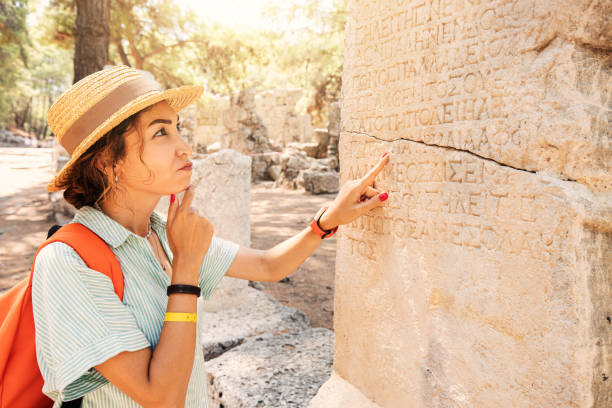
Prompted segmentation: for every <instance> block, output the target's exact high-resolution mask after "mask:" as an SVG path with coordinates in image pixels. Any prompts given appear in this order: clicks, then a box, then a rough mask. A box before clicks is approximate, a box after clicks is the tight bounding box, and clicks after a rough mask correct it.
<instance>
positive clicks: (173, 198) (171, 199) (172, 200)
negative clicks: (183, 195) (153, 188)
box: [170, 194, 176, 204]
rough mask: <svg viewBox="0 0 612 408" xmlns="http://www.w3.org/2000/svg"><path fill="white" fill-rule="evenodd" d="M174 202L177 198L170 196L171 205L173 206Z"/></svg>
mask: <svg viewBox="0 0 612 408" xmlns="http://www.w3.org/2000/svg"><path fill="white" fill-rule="evenodd" d="M174 200H176V197H175V196H174V194H170V204H172V203H173V202H174Z"/></svg>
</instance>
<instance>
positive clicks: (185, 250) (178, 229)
mask: <svg viewBox="0 0 612 408" xmlns="http://www.w3.org/2000/svg"><path fill="white" fill-rule="evenodd" d="M193 189H194V187H193V186H192V185H190V186H189V187H188V188H187V189H186V190H185V194H184V195H183V201H182V202H181V203H180V204H179V202H178V197H177V198H175V199H174V202H171V203H170V207H168V221H167V222H166V233H167V235H168V244H169V245H170V250H171V251H172V254H173V258H174V259H173V262H172V263H173V266H174V263H175V261H177V260H181V261H182V262H186V263H187V264H190V265H195V266H197V268H194V269H197V272H199V270H200V265H201V264H202V261H203V260H204V256H206V252H208V247H209V246H210V242H211V241H212V237H213V233H214V228H213V226H212V224H211V223H210V222H209V221H208V220H207V219H206V218H204V217H202V216H200V215H199V214H198V213H197V212H196V211H194V210H191V202H192V201H193V196H194V192H193ZM173 269H174V268H173Z"/></svg>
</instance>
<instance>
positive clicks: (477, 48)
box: [342, 0, 538, 157]
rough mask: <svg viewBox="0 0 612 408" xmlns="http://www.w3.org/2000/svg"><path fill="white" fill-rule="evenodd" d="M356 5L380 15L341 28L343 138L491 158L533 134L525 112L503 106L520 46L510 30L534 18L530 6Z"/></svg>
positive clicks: (416, 1) (429, 0) (467, 1)
mask: <svg viewBox="0 0 612 408" xmlns="http://www.w3.org/2000/svg"><path fill="white" fill-rule="evenodd" d="M357 3H358V5H357V8H361V9H362V10H369V9H371V10H375V9H376V7H377V6H376V5H378V7H381V9H383V10H385V13H384V14H383V15H381V13H380V12H376V13H372V14H371V15H369V14H368V13H366V12H364V13H363V14H361V15H357V18H356V20H355V21H354V22H353V23H352V24H349V26H348V27H347V38H348V43H349V44H350V45H351V46H350V47H349V48H350V50H349V54H348V55H347V69H346V70H345V72H347V75H346V77H345V79H344V80H345V84H346V85H345V86H344V100H343V104H344V106H345V107H346V109H344V111H345V112H347V115H345V116H344V117H343V123H342V127H343V130H344V131H346V132H357V133H367V134H377V135H384V137H385V138H387V137H398V136H399V137H402V138H405V139H409V140H416V141H423V142H425V143H428V144H435V145H440V146H450V147H454V148H457V149H461V150H470V151H474V152H479V153H481V154H482V155H485V156H488V157H491V156H493V155H499V154H500V152H501V150H502V148H508V147H510V148H519V147H523V146H522V145H524V144H525V143H526V141H527V140H529V138H530V137H532V136H533V135H535V134H536V132H537V131H538V129H537V128H536V127H535V126H533V125H531V126H528V125H527V123H528V122H529V121H526V119H525V118H526V116H527V114H522V113H521V112H517V111H516V109H514V110H512V111H510V110H509V109H508V107H509V106H513V104H512V103H510V99H511V98H515V96H514V95H510V94H508V91H507V87H508V86H509V85H511V81H513V80H514V79H515V75H513V72H514V71H513V70H515V69H516V64H517V61H518V60H517V58H520V52H519V51H520V50H521V49H522V47H523V45H522V44H521V41H522V38H523V37H522V35H523V34H524V27H521V26H520V25H517V24H515V23H516V22H518V21H522V19H524V18H527V17H531V16H532V14H533V13H534V10H535V7H536V3H535V2H534V1H532V0H528V1H518V0H494V1H487V2H485V1H476V0H473V1H472V0H463V1H461V0H460V1H450V0H413V1H407V0H406V1H402V0H399V1H393V2H378V1H375V2H368V3H362V2H357ZM521 30H523V31H521ZM350 53H352V54H350ZM528 92H529V89H527V88H525V89H523V90H522V95H521V97H522V98H525V97H526V96H527V93H528Z"/></svg>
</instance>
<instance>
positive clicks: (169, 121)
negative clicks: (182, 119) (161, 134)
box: [147, 115, 179, 127]
mask: <svg viewBox="0 0 612 408" xmlns="http://www.w3.org/2000/svg"><path fill="white" fill-rule="evenodd" d="M176 121H177V122H178V121H179V115H176ZM156 123H164V124H166V125H171V124H172V121H171V120H168V119H155V120H154V121H153V122H151V123H149V126H147V127H151V126H153V125H154V124H156Z"/></svg>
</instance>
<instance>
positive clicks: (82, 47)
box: [73, 0, 110, 82]
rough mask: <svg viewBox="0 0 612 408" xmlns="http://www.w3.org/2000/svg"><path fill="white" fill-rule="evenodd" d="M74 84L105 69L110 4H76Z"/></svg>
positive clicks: (96, 0) (105, 0)
mask: <svg viewBox="0 0 612 408" xmlns="http://www.w3.org/2000/svg"><path fill="white" fill-rule="evenodd" d="M76 4H77V18H76V29H75V36H74V81H73V82H77V81H78V80H80V79H82V78H84V77H86V76H87V75H89V74H91V73H93V72H96V71H99V70H101V69H102V68H104V65H105V64H106V63H107V62H108V44H109V42H110V21H109V20H110V0H77V1H76Z"/></svg>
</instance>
